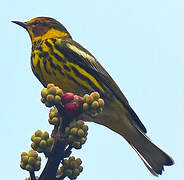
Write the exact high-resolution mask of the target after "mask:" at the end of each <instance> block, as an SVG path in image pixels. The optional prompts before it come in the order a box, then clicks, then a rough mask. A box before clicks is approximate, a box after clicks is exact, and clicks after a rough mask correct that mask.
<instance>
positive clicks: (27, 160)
mask: <svg viewBox="0 0 184 180" xmlns="http://www.w3.org/2000/svg"><path fill="white" fill-rule="evenodd" d="M40 165H41V157H40V156H38V153H37V152H36V151H34V150H32V149H31V150H30V151H29V152H28V153H27V152H23V153H22V154H21V161H20V167H21V168H22V169H25V170H27V171H38V170H39V169H40Z"/></svg>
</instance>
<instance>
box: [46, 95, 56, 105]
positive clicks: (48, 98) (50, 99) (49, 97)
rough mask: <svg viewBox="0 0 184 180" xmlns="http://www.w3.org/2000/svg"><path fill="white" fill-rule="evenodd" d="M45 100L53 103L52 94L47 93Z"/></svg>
mask: <svg viewBox="0 0 184 180" xmlns="http://www.w3.org/2000/svg"><path fill="white" fill-rule="evenodd" d="M46 100H47V101H48V102H49V103H53V102H54V95H52V94H48V95H47V98H46Z"/></svg>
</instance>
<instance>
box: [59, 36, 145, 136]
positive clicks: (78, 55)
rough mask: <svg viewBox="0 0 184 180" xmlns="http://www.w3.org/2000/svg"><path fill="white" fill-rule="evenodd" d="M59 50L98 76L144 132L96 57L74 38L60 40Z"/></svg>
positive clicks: (126, 101)
mask: <svg viewBox="0 0 184 180" xmlns="http://www.w3.org/2000/svg"><path fill="white" fill-rule="evenodd" d="M59 46H60V50H61V52H62V53H63V54H64V56H65V57H66V58H67V59H70V60H71V61H72V59H73V60H74V61H76V59H77V63H78V64H80V65H81V66H83V67H84V68H88V70H89V71H90V72H91V73H93V74H95V75H96V76H98V79H100V80H101V81H102V82H103V83H104V84H105V85H106V87H108V89H110V90H111V92H112V93H113V94H114V96H115V97H116V98H117V99H118V100H119V101H120V102H121V103H122V104H123V105H124V107H125V108H126V109H127V111H128V112H129V114H130V116H131V119H133V120H134V122H135V123H136V125H137V126H138V127H139V128H140V130H141V131H142V132H144V133H146V128H145V127H144V125H143V124H142V122H141V121H140V119H139V118H138V116H137V115H136V113H135V112H134V111H133V109H132V108H131V107H130V105H129V103H128V100H127V99H126V97H125V96H124V94H123V93H122V92H121V90H120V88H119V87H118V85H117V84H116V83H115V81H114V80H113V79H112V78H111V76H110V75H109V74H108V72H107V71H106V70H105V69H104V68H103V67H102V66H101V64H100V63H99V62H98V61H97V60H96V58H95V57H94V56H93V55H92V54H91V53H90V52H89V51H88V50H86V49H85V48H83V47H82V46H81V45H80V44H79V43H77V42H75V41H74V40H72V39H70V38H67V39H65V40H62V41H61V43H60V45H59Z"/></svg>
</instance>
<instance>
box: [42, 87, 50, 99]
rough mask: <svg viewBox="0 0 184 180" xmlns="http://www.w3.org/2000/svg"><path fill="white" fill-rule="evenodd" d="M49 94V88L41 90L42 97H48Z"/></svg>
mask: <svg viewBox="0 0 184 180" xmlns="http://www.w3.org/2000/svg"><path fill="white" fill-rule="evenodd" d="M47 94H48V90H47V88H43V89H42V91H41V96H42V98H43V99H44V98H46V96H47Z"/></svg>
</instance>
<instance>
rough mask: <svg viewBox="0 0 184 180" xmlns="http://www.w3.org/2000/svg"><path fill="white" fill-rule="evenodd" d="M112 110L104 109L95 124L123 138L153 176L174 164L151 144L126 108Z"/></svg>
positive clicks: (111, 108)
mask: <svg viewBox="0 0 184 180" xmlns="http://www.w3.org/2000/svg"><path fill="white" fill-rule="evenodd" d="M118 108H120V109H118ZM112 110H113V106H111V107H110V108H108V107H106V108H104V112H103V113H102V117H100V116H97V119H96V120H95V122H96V123H98V124H102V125H104V126H106V127H108V128H110V129H111V130H113V131H115V132H116V133H118V134H120V135H121V136H123V137H124V138H125V139H126V140H127V141H128V143H129V144H130V145H131V146H132V148H133V149H134V150H135V151H136V153H137V154H138V155H139V157H140V158H141V160H142V161H143V162H144V164H145V166H146V167H147V168H148V169H149V171H150V172H151V173H152V174H153V175H155V176H158V175H159V174H160V175H161V174H162V171H163V170H164V166H165V165H166V166H170V165H173V164H174V161H173V159H172V158H171V157H170V156H169V155H167V154H166V153H165V152H164V151H162V150H161V149H160V148H158V147H157V146H156V145H155V144H153V143H152V142H151V140H150V139H149V138H148V137H147V136H146V134H145V132H146V129H145V130H144V128H143V129H141V128H142V127H143V125H141V126H139V125H138V124H137V123H135V121H134V120H132V117H131V116H130V114H129V112H127V111H126V108H124V109H123V108H122V106H116V108H114V110H113V111H112ZM93 121H94V119H93ZM139 124H140V122H139ZM141 124H142V123H141ZM140 127H141V128H140Z"/></svg>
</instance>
